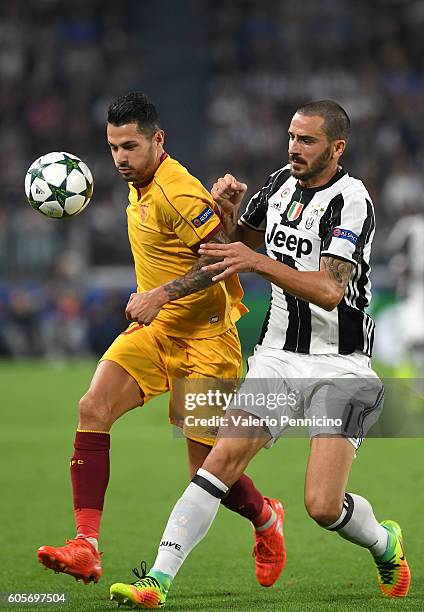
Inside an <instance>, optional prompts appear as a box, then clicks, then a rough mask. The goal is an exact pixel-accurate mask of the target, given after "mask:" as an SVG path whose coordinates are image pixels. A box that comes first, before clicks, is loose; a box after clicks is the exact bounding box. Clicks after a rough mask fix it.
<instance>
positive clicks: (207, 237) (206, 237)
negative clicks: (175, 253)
mask: <svg viewBox="0 0 424 612" xmlns="http://www.w3.org/2000/svg"><path fill="white" fill-rule="evenodd" d="M223 229H224V227H223V225H222V223H218V225H217V226H216V227H214V229H213V230H212V231H211V232H209V234H207V235H206V236H204V237H203V238H202V239H201V240H199V242H196V244H193V245H192V246H191V247H190V249H191V250H192V251H193V253H194V254H195V255H197V252H198V250H199V247H200V245H201V244H203V243H204V242H209V240H210V239H211V238H212V237H213V236H215V234H217V233H218V232H219V231H220V230H223Z"/></svg>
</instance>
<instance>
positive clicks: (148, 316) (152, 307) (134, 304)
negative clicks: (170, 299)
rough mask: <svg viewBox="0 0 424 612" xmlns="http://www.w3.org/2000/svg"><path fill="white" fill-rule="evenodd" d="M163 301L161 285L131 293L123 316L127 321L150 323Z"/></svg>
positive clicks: (142, 323)
mask: <svg viewBox="0 0 424 612" xmlns="http://www.w3.org/2000/svg"><path fill="white" fill-rule="evenodd" d="M165 303H166V298H164V295H163V290H162V287H158V288H157V289H152V290H151V291H145V292H144V293H131V295H130V299H129V300H128V304H127V307H126V308H125V317H126V318H127V320H128V321H133V322H137V323H140V324H141V325H150V323H151V322H152V321H153V319H155V318H156V317H157V315H158V314H159V311H160V309H161V308H162V306H163V305H164V304H165Z"/></svg>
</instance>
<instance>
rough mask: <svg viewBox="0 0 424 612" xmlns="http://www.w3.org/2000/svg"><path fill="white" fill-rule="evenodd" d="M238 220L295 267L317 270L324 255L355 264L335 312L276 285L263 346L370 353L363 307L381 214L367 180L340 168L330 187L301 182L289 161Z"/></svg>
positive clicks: (369, 330)
mask: <svg viewBox="0 0 424 612" xmlns="http://www.w3.org/2000/svg"><path fill="white" fill-rule="evenodd" d="M239 223H242V224H244V225H246V226H247V227H249V228H252V229H255V230H258V231H263V232H265V244H266V249H267V254H268V255H269V257H272V258H273V259H276V260H278V261H281V262H283V263H285V264H287V265H288V266H291V267H292V268H296V269H297V270H307V271H314V270H319V266H320V257H321V255H329V256H334V257H337V258H339V259H344V260H346V261H349V262H352V263H353V264H354V265H355V271H354V273H353V275H352V278H351V280H350V282H349V284H348V286H347V287H346V291H345V294H344V297H343V299H342V301H341V302H340V304H339V305H338V306H337V308H335V309H334V310H333V311H331V312H327V311H326V310H324V309H323V308H320V307H319V306H316V305H315V304H311V303H309V302H306V301H304V300H301V299H299V298H296V297H294V296H293V295H291V294H290V293H288V292H286V291H284V290H283V289H281V288H280V287H277V286H276V285H274V284H272V297H271V303H270V306H269V309H268V312H267V315H266V317H265V321H264V324H263V328H262V333H261V337H260V340H259V344H261V345H262V346H267V347H273V348H278V349H284V350H288V351H295V352H297V353H312V354H325V353H340V354H349V353H353V352H354V351H362V352H363V353H365V354H366V355H368V356H371V350H372V344H373V338H374V322H373V320H372V319H371V318H370V317H369V316H368V315H367V314H366V312H365V309H366V307H367V306H368V304H369V302H370V298H371V283H370V279H369V273H370V252H371V243H372V239H373V236H374V228H375V218H374V209H373V205H372V202H371V198H370V196H369V194H368V192H367V190H366V189H365V186H364V184H363V183H362V182H361V181H360V180H358V179H355V178H353V177H351V176H349V174H347V172H345V171H344V170H343V169H342V168H341V169H340V170H339V172H338V173H337V174H336V175H335V176H334V177H333V178H332V180H331V181H329V182H328V183H327V184H326V185H323V186H322V187H317V188H302V187H300V185H299V183H298V181H297V179H296V178H294V177H293V176H291V173H290V166H289V165H287V166H284V167H283V168H281V169H280V170H277V171H276V172H274V173H273V174H271V176H270V177H269V178H268V180H267V182H266V183H265V185H264V187H263V188H262V189H261V190H260V191H259V192H258V193H256V194H255V195H254V196H253V197H252V198H251V200H250V201H249V203H248V205H247V207H246V210H245V212H244V213H243V215H242V216H241V217H240V221H239Z"/></svg>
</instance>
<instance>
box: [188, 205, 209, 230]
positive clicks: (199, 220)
mask: <svg viewBox="0 0 424 612" xmlns="http://www.w3.org/2000/svg"><path fill="white" fill-rule="evenodd" d="M212 215H213V210H212V208H210V206H206V208H205V210H202V212H201V213H200V215H197V217H194V219H192V220H191V222H192V223H193V225H194V227H200V226H201V225H203V224H204V223H206V221H207V220H208V219H209V218H210V217H212Z"/></svg>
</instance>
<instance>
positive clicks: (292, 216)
mask: <svg viewBox="0 0 424 612" xmlns="http://www.w3.org/2000/svg"><path fill="white" fill-rule="evenodd" d="M302 210H303V204H301V203H300V202H292V203H291V204H290V208H289V209H288V211H287V219H288V221H295V220H296V219H298V218H299V217H300V213H301V212H302Z"/></svg>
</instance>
